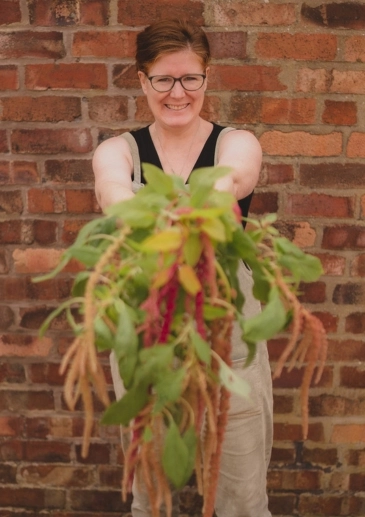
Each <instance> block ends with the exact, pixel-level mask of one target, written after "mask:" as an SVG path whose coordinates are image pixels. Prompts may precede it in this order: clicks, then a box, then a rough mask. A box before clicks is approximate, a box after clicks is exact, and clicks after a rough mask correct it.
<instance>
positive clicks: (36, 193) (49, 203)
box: [28, 188, 62, 214]
mask: <svg viewBox="0 0 365 517" xmlns="http://www.w3.org/2000/svg"><path fill="white" fill-rule="evenodd" d="M57 199H58V196H57V192H55V191H54V190H52V189H45V188H42V189H38V188H32V189H29V190H28V211H29V213H31V214H53V213H57V212H61V211H62V209H60V208H59V203H58V202H57Z"/></svg>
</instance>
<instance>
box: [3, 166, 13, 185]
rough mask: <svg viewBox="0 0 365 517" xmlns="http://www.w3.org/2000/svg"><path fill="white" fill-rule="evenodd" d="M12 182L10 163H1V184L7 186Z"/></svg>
mask: <svg viewBox="0 0 365 517" xmlns="http://www.w3.org/2000/svg"><path fill="white" fill-rule="evenodd" d="M10 181H11V179H10V162H0V183H1V184H3V185H6V184H8V183H10Z"/></svg>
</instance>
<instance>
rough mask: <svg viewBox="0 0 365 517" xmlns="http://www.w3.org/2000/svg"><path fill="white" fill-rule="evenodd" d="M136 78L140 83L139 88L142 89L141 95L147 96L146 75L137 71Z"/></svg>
mask: <svg viewBox="0 0 365 517" xmlns="http://www.w3.org/2000/svg"><path fill="white" fill-rule="evenodd" d="M138 77H139V80H140V83H141V87H142V90H143V93H144V94H147V81H148V79H147V76H146V74H145V73H144V72H141V71H140V70H139V72H138Z"/></svg>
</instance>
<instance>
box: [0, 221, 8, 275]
mask: <svg viewBox="0 0 365 517" xmlns="http://www.w3.org/2000/svg"><path fill="white" fill-rule="evenodd" d="M0 235H1V227H0ZM8 272H9V260H8V254H7V253H6V250H5V247H4V246H2V249H1V248H0V273H1V274H2V275H3V274H5V273H8Z"/></svg>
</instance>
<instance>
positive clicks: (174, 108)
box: [166, 104, 187, 111]
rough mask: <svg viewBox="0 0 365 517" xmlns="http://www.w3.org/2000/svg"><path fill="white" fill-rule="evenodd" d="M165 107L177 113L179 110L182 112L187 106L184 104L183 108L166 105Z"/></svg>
mask: <svg viewBox="0 0 365 517" xmlns="http://www.w3.org/2000/svg"><path fill="white" fill-rule="evenodd" d="M166 106H167V107H168V108H169V109H170V110H176V111H179V110H182V109H184V108H186V106H187V104H184V105H183V106H174V105H173V104H166Z"/></svg>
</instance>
